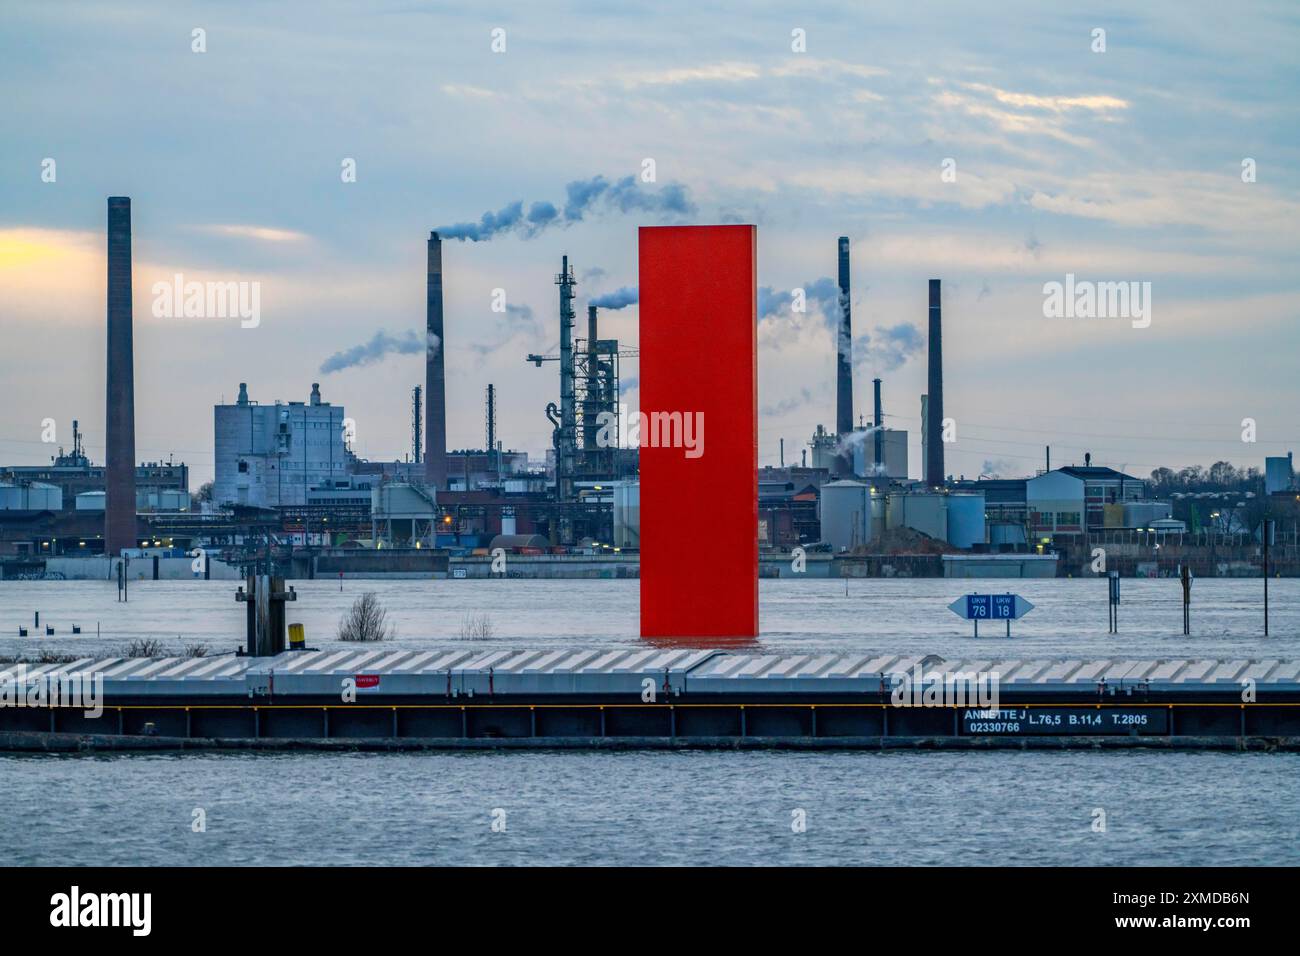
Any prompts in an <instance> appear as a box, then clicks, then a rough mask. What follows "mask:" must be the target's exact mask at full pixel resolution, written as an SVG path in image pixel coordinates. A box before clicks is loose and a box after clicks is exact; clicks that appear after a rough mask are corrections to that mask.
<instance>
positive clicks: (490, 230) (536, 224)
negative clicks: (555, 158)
mask: <svg viewBox="0 0 1300 956" xmlns="http://www.w3.org/2000/svg"><path fill="white" fill-rule="evenodd" d="M564 191H565V201H564V211H563V213H561V211H560V210H559V209H558V208H557V207H556V206H555V204H554V203H550V202H546V201H545V200H541V201H538V202H534V203H533V204H532V205H530V206H529V207H528V212H527V213H526V214H525V212H524V202H523V200H522V199H517V200H515V201H514V202H511V203H508V204H506V205H505V206H503V207H502V208H501V209H499V210H497V211H496V212H485V213H483V215H482V216H480V217H479V219H478V221H477V222H458V223H453V224H451V225H450V226H440V227H439V228H438V230H437V232H438V235H440V236H441V237H442V238H444V239H459V240H460V241H462V242H487V241H488V240H490V239H494V238H496V237H497V236H500V235H503V234H506V233H515V234H517V235H519V236H520V237H522V238H524V239H531V238H533V237H534V236H536V235H539V234H540V233H542V232H544V231H546V230H547V229H549V228H551V227H552V226H558V225H571V224H573V223H575V222H582V221H583V220H584V219H586V218H587V217H588V216H590V215H593V214H595V213H598V212H619V213H629V212H643V213H650V214H652V215H655V216H659V217H661V218H673V217H678V216H689V215H692V214H694V212H695V204H694V203H693V202H691V198H690V195H689V193H688V192H687V189H686V187H685V186H683V185H681V184H680V183H668V184H667V185H665V186H663V187H661V188H658V189H652V188H650V187H648V186H643V185H641V184H639V183H638V182H637V179H636V177H635V176H625V177H624V178H622V179H619V180H614V181H611V180H608V179H606V178H605V177H604V176H593V177H591V178H590V179H578V180H574V181H573V182H571V183H569V184H568V185H567V186H565V187H564Z"/></svg>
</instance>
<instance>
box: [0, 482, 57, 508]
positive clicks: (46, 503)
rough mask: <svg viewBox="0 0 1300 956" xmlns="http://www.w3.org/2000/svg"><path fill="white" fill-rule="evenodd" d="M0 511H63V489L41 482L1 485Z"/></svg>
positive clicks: (6, 483)
mask: <svg viewBox="0 0 1300 956" xmlns="http://www.w3.org/2000/svg"><path fill="white" fill-rule="evenodd" d="M0 509H2V510H5V511H62V510H63V489H62V488H60V487H59V486H58V485H47V484H45V483H44V482H41V481H32V482H27V481H23V482H14V483H10V482H5V483H4V484H0Z"/></svg>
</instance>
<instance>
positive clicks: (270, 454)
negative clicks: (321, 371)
mask: <svg viewBox="0 0 1300 956" xmlns="http://www.w3.org/2000/svg"><path fill="white" fill-rule="evenodd" d="M213 411H214V413H215V416H216V418H215V429H214V432H215V436H216V438H215V446H216V474H215V476H214V479H213V487H212V500H213V502H214V503H216V504H218V505H223V504H238V505H251V506H255V507H262V508H274V507H278V506H281V505H302V504H306V503H307V498H308V491H309V490H310V489H312V488H314V487H316V486H318V485H326V484H327V483H328V484H329V485H330V486H334V483H335V482H346V481H347V478H348V475H349V474H350V473H351V470H352V468H351V460H352V454H351V452H350V451H349V450H348V449H347V447H346V445H345V443H344V421H345V416H344V412H343V406H342V405H331V404H330V403H329V402H324V401H321V395H320V386H319V385H317V384H313V385H312V387H311V398H310V399H309V400H308V401H307V402H287V403H286V402H280V401H277V402H275V403H274V404H271V405H260V404H258V403H257V402H255V401H252V400H251V399H250V398H249V397H248V386H247V385H246V384H244V383H242V382H241V383H240V385H239V398H238V399H237V400H236V402H235V404H233V405H217V406H215V407H214V409H213Z"/></svg>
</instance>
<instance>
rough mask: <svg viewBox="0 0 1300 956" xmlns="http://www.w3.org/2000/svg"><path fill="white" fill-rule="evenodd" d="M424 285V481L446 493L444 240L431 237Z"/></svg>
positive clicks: (435, 236)
mask: <svg viewBox="0 0 1300 956" xmlns="http://www.w3.org/2000/svg"><path fill="white" fill-rule="evenodd" d="M426 275H427V281H426V285H425V303H424V315H425V332H426V334H427V336H428V342H427V344H426V345H425V350H424V427H425V428H426V429H427V436H428V437H427V439H426V441H425V443H424V480H425V482H426V483H427V484H428V485H429V487H431V488H435V489H437V490H439V491H446V490H447V374H446V371H445V369H444V367H443V355H444V354H445V353H446V349H445V348H443V344H444V342H443V333H442V240H441V239H440V238H438V234H437V233H436V232H431V233H429V263H428V271H427V274H426Z"/></svg>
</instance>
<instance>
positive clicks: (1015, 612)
mask: <svg viewBox="0 0 1300 956" xmlns="http://www.w3.org/2000/svg"><path fill="white" fill-rule="evenodd" d="M1033 609H1034V606H1033V605H1032V604H1030V603H1029V602H1028V601H1026V600H1025V599H1024V598H1022V597H1021V596H1020V595H1019V594H1012V593H1011V592H1010V591H1008V592H1007V593H1006V594H967V595H966V596H965V597H959V598H958V599H957V600H955V601H953V602H952V603H951V604H949V605H948V610H950V611H952V612H953V613H954V614H956V615H957V616H958V617H960V618H962V619H963V620H966V621H971V622H973V623H974V625H975V636H976V637H979V636H980V621H1006V622H1007V637H1010V636H1011V622H1012V621H1018V620H1019V619H1020V618H1022V617H1024V616H1025V615H1026V614H1028V613H1029V612H1030V611H1032V610H1033Z"/></svg>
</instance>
